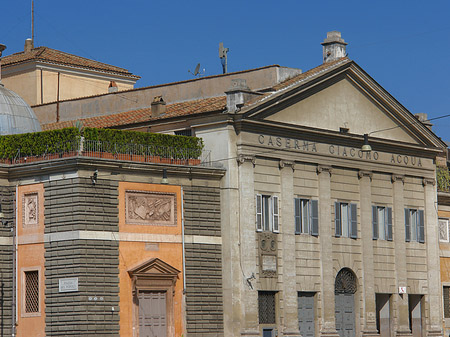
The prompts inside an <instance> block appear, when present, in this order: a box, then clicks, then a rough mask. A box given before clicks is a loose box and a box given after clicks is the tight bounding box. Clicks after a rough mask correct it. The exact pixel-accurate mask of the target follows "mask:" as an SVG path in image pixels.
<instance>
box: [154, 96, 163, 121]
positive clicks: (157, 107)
mask: <svg viewBox="0 0 450 337" xmlns="http://www.w3.org/2000/svg"><path fill="white" fill-rule="evenodd" d="M151 107H152V117H159V116H161V115H162V114H164V113H165V112H166V102H164V100H163V98H162V96H155V97H154V98H153V102H152V104H151Z"/></svg>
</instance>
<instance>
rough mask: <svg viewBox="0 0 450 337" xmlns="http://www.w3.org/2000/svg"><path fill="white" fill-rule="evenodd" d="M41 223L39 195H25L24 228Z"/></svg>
mask: <svg viewBox="0 0 450 337" xmlns="http://www.w3.org/2000/svg"><path fill="white" fill-rule="evenodd" d="M38 223H39V203H38V194H37V193H30V194H24V195H23V227H33V226H37V225H38Z"/></svg>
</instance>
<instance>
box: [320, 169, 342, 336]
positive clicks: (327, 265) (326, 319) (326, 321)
mask: <svg viewBox="0 0 450 337" xmlns="http://www.w3.org/2000/svg"><path fill="white" fill-rule="evenodd" d="M332 170H333V169H332V168H331V166H324V165H319V166H318V167H317V174H318V178H319V224H320V226H319V230H320V233H319V239H320V257H321V259H320V261H321V273H322V284H321V289H320V292H321V315H320V316H321V320H322V321H321V329H320V336H321V337H337V336H339V335H338V333H337V331H336V319H335V311H334V302H335V295H334V281H335V275H334V272H333V259H332V253H333V249H332V240H331V238H332V226H331V223H332V221H331V174H332Z"/></svg>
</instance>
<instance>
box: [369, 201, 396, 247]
mask: <svg viewBox="0 0 450 337" xmlns="http://www.w3.org/2000/svg"><path fill="white" fill-rule="evenodd" d="M372 226H373V239H374V240H377V239H380V240H389V241H392V208H391V207H381V206H372Z"/></svg>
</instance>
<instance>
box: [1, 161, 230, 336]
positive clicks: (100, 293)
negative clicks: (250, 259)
mask: <svg viewBox="0 0 450 337" xmlns="http://www.w3.org/2000/svg"><path fill="white" fill-rule="evenodd" d="M163 168H164V169H165V170H167V175H168V179H169V184H165V183H161V179H162V176H163ZM223 173H224V172H223V170H221V169H214V168H207V167H197V166H195V167H194V166H193V167H188V166H183V165H162V164H153V163H133V162H129V161H128V162H127V161H123V160H114V159H112V160H109V159H101V158H98V159H97V158H87V157H83V156H76V157H72V158H60V159H53V160H50V161H49V160H43V161H40V162H33V163H22V164H15V165H2V166H1V168H0V176H1V188H0V189H1V192H0V193H1V204H2V211H3V212H4V216H5V217H4V218H3V219H2V223H3V225H4V226H2V227H1V237H0V252H1V254H2V257H3V258H2V279H1V281H2V283H1V284H2V298H1V299H2V301H1V304H2V306H1V309H2V311H1V313H2V315H1V333H2V335H4V336H11V334H12V326H13V321H15V322H16V326H15V328H16V336H130V337H132V336H133V337H134V336H145V335H146V334H150V335H151V334H152V333H153V334H154V333H157V334H158V335H161V336H181V335H184V336H186V335H217V334H222V331H223V307H222V279H221V275H222V267H221V260H222V257H221V252H222V249H221V247H222V239H221V227H220V214H221V211H220V186H219V183H220V179H221V178H222V176H223ZM14 210H15V211H14ZM14 227H15V228H16V229H17V230H16V231H13V229H12V228H14ZM13 249H15V250H16V254H15V255H13ZM13 256H15V257H13ZM13 259H14V262H13ZM13 270H15V273H13ZM13 284H14V285H15V287H14V288H15V291H12V289H13ZM200 284H201V286H202V287H201V288H200V287H199V285H200ZM204 288H207V289H208V291H205V290H204ZM149 326H151V328H149Z"/></svg>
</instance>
